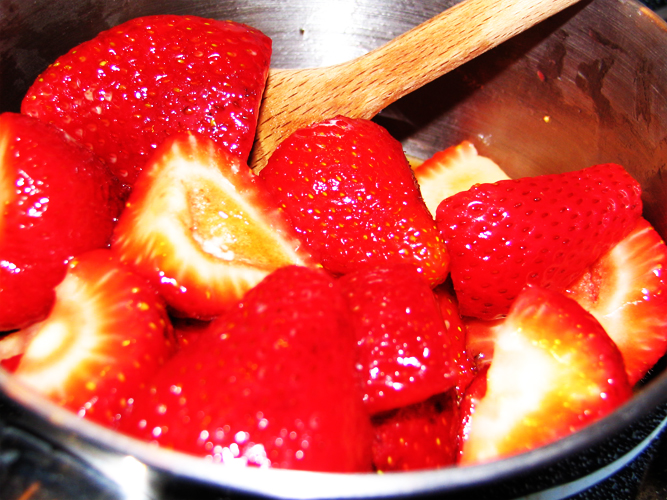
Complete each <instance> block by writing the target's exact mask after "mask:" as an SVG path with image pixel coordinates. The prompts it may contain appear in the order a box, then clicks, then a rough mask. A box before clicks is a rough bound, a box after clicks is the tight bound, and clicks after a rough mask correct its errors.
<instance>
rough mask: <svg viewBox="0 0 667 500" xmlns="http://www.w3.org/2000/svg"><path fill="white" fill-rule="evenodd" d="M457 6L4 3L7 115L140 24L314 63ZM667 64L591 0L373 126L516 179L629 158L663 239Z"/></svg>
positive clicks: (612, 11) (352, 0)
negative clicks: (100, 41) (70, 58)
mask: <svg viewBox="0 0 667 500" xmlns="http://www.w3.org/2000/svg"><path fill="white" fill-rule="evenodd" d="M455 3H457V2H456V0H441V1H423V2H415V1H408V0H403V1H394V0H383V1H378V0H364V1H362V0H340V1H337V2H331V1H326V0H322V1H315V0H291V1H277V0H261V1H213V0H202V1H198V2H194V1H192V0H166V1H156V0H133V1H128V0H100V1H94V0H80V1H78V0H33V1H30V2H26V1H24V0H0V33H2V37H0V111H18V110H19V106H20V100H21V98H22V96H23V94H24V93H25V91H26V89H27V88H28V86H29V85H30V83H31V82H32V81H33V80H34V78H35V77H36V76H37V75H38V74H39V73H40V72H41V71H43V70H44V69H45V67H46V66H47V65H48V64H49V63H50V62H52V61H53V60H55V58H56V57H58V56H59V55H61V54H62V53H64V52H66V51H67V50H69V49H70V48H71V47H73V46H74V45H76V44H78V43H80V42H82V41H84V40H87V39H90V38H92V37H93V36H94V35H95V34H97V33H98V32H99V31H101V30H103V29H107V28H109V27H111V26H113V25H116V24H118V23H120V22H123V21H125V20H127V19H130V18H133V17H136V16H142V15H149V14H157V13H177V14H195V15H201V16H205V17H213V18H220V19H234V20H237V21H241V22H245V23H248V24H250V25H253V26H255V27H257V28H259V29H261V30H263V31H264V32H266V33H267V34H268V35H269V36H271V37H272V38H273V39H274V59H273V66H274V67H308V66H319V65H324V64H332V63H336V62H341V61H344V60H346V59H349V58H351V57H355V56H358V55H361V54H363V53H365V52H366V51H368V50H371V49H372V48H374V47H376V46H378V45H380V44H381V43H383V42H386V41H388V40H389V39H391V38H393V37H395V36H396V35H398V34H400V33H402V32H404V31H406V30H408V29H409V28H411V27H412V26H415V25H416V24H418V23H419V22H420V21H422V20H425V19H427V18H429V17H431V16H433V15H435V14H436V13H437V12H440V11H441V10H443V9H445V8H447V7H449V6H451V5H453V4H455ZM666 59H667V27H666V26H665V24H664V23H663V22H662V21H661V20H659V19H658V18H657V17H655V16H654V15H653V14H651V13H650V11H649V10H648V9H646V8H643V7H641V5H640V4H639V3H636V2H633V1H625V0H594V1H591V0H585V1H583V2H581V3H580V4H578V5H576V6H574V7H572V8H570V9H568V10H567V11H565V12H563V13H561V14H559V15H557V16H555V17H554V18H552V19H550V20H548V21H547V22H544V23H542V24H541V25H539V26H537V27H535V28H533V29H531V30H529V31H528V32H526V33H524V34H523V35H520V36H518V37H516V38H514V39H512V40H511V41H509V42H507V43H505V44H503V45H502V46H501V47H498V48H497V49H495V50H493V51H491V52H489V53H487V54H486V55H483V56H481V57H479V58H478V59H476V60H474V61H472V62H471V63H468V64H466V65H465V66H463V67H462V68H460V69H458V70H455V71H454V72H452V73H450V74H448V75H445V76H444V77H442V78H440V79H439V80H437V81H435V82H433V83H432V84H430V85H428V86H426V87H424V88H423V89H420V90H419V91H416V92H414V93H413V94H411V95H410V96H407V97H406V98H404V99H402V100H401V101H399V102H397V103H395V104H394V105H392V106H390V107H389V108H388V109H386V110H385V111H383V112H382V113H381V114H380V115H379V116H378V117H377V118H376V119H377V121H378V122H379V123H381V124H382V125H384V126H386V127H387V128H388V129H389V130H390V131H391V132H392V133H393V134H394V135H395V136H396V137H398V138H399V139H400V140H401V141H402V142H403V144H404V147H405V150H406V151H407V152H408V153H409V154H411V155H414V156H417V157H421V158H426V157H428V156H429V155H431V154H433V153H434V152H435V151H437V150H439V149H442V148H444V147H447V146H449V145H453V144H455V143H457V142H459V141H461V140H463V139H468V140H471V141H472V142H473V143H474V144H475V145H476V146H477V148H478V150H479V151H480V153H481V154H484V155H487V156H489V157H491V158H493V159H494V160H495V161H496V162H497V163H498V164H499V165H500V166H501V167H503V168H504V169H505V170H506V171H507V172H508V173H509V174H510V175H511V176H513V177H518V176H523V175H536V174H542V173H552V172H562V171H570V170H576V169H581V168H584V167H587V166H590V165H593V164H596V163H608V162H615V163H620V164H622V165H624V166H625V167H626V168H627V169H628V171H629V172H630V173H631V174H632V175H633V176H634V177H635V178H636V179H637V180H638V181H639V182H640V183H641V184H642V187H643V189H644V196H643V199H644V202H645V215H646V217H647V218H648V219H649V220H650V221H651V222H652V223H653V224H654V225H655V226H656V227H657V229H658V230H659V232H660V233H661V234H662V235H663V237H667V216H666V210H665V202H664V200H665V199H667V175H665V172H664V169H665V166H666V165H667V60H666ZM651 384H652V386H653V388H652V390H651V395H652V398H653V399H654V403H650V402H648V401H646V398H643V399H642V398H641V397H640V398H638V399H639V400H641V404H642V405H643V406H642V410H641V411H639V412H636V413H641V412H643V411H644V410H645V409H646V408H648V407H650V404H654V405H658V404H660V403H661V402H662V401H665V400H667V373H665V370H664V362H663V364H662V365H660V368H659V369H658V370H657V372H656V374H655V376H654V380H653V381H652V382H651ZM654 395H657V397H654ZM624 415H625V417H627V418H635V417H636V414H632V413H631V414H630V415H628V414H627V412H626V413H625V414H624ZM72 426H73V428H74V424H72Z"/></svg>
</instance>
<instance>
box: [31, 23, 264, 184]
mask: <svg viewBox="0 0 667 500" xmlns="http://www.w3.org/2000/svg"><path fill="white" fill-rule="evenodd" d="M270 56H271V40H270V39H269V38H268V37H266V36H265V35H263V34H262V33H260V32H259V31H257V30H255V29H254V28H250V27H248V26H245V25H242V24H239V23H235V22H232V21H216V20H212V19H203V18H199V17H195V16H176V15H159V16H147V17H139V18H136V19H132V20H130V21H127V22H125V23H123V24H121V25H119V26H116V27H114V28H112V29H110V30H108V31H105V32H102V33H100V34H99V35H98V36H96V37H95V38H93V39H92V40H90V41H87V42H84V43H83V44H81V45H79V46H77V47H75V48H73V49H72V50H70V51H69V52H68V53H67V54H65V55H63V56H61V57H60V58H58V59H57V60H56V61H55V62H54V63H53V64H51V65H50V66H49V67H48V68H47V69H46V71H44V73H43V74H42V75H40V76H39V77H38V79H37V80H36V81H35V83H34V84H33V85H32V86H31V87H30V89H29V90H28V93H27V94H26V96H25V98H24V100H23V103H22V107H21V110H22V112H23V113H26V114H29V115H32V116H35V117H38V118H39V119H41V120H44V121H46V122H50V123H54V124H55V125H57V126H58V127H60V128H62V129H63V130H65V131H66V132H68V133H69V134H70V135H71V136H73V137H75V138H76V139H78V140H79V141H81V142H82V143H83V144H85V145H86V146H87V147H88V148H90V149H91V150H93V151H94V152H95V153H97V154H98V155H99V156H100V157H101V158H102V159H103V160H104V161H105V162H106V163H107V164H108V165H109V166H110V168H111V169H112V170H113V172H114V173H115V174H116V175H117V176H118V177H119V178H120V179H121V180H122V181H123V182H124V183H125V184H126V186H131V185H132V184H133V183H134V180H135V179H136V177H137V174H138V173H139V171H140V170H141V169H142V167H143V165H144V163H145V162H146V161H147V159H148V157H149V156H150V154H151V153H152V152H153V150H154V149H155V148H156V147H157V146H158V145H159V144H160V143H162V142H163V141H164V140H165V138H166V137H167V136H168V135H170V134H173V133H175V132H179V131H186V130H188V131H193V132H198V133H201V134H203V135H206V136H208V137H210V138H212V139H214V140H215V141H216V142H217V143H218V144H220V145H221V146H222V147H224V148H225V149H227V150H228V151H230V152H232V153H233V154H235V155H237V156H239V157H240V158H243V159H244V160H247V158H248V155H249V153H250V149H251V147H252V143H253V140H254V134H255V127H256V120H257V115H258V110H259V104H260V100H261V96H262V92H263V89H264V84H265V81H266V77H267V74H268V68H269V59H270Z"/></svg>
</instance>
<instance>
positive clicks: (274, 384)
mask: <svg viewBox="0 0 667 500" xmlns="http://www.w3.org/2000/svg"><path fill="white" fill-rule="evenodd" d="M347 320H348V316H347V309H346V305H345V302H344V299H343V296H342V294H341V293H340V290H339V288H338V286H337V284H336V283H335V282H334V281H333V280H332V279H331V278H330V277H329V276H328V275H327V274H326V273H324V272H323V271H321V270H314V269H310V268H305V267H299V266H290V267H285V268H282V269H279V270H277V271H275V272H274V273H272V274H271V275H269V276H268V277H267V278H265V279H264V280H263V281H262V282H261V283H260V284H258V285H257V286H256V287H255V288H253V289H252V290H250V291H249V292H248V293H247V294H246V296H245V297H244V299H243V300H242V301H241V302H240V303H239V304H238V306H237V307H236V308H235V309H234V310H232V311H230V312H229V313H227V314H225V315H224V316H222V317H220V318H218V319H216V320H214V321H213V322H212V323H211V325H210V327H209V328H208V329H206V330H205V331H204V332H202V333H201V334H200V336H199V338H198V339H196V340H195V341H194V342H193V343H192V344H190V345H188V346H186V347H184V348H183V349H182V350H181V351H180V352H179V353H178V354H176V355H175V356H174V357H173V358H172V359H171V360H170V361H169V362H168V363H167V364H165V365H164V367H163V368H162V369H161V370H160V371H159V372H158V373H157V374H156V376H155V377H154V379H153V382H152V384H150V387H149V388H148V389H147V390H146V391H144V392H143V393H142V394H141V395H140V396H137V398H136V402H135V404H134V407H133V408H132V413H131V417H130V418H129V419H128V420H126V421H123V426H122V427H121V429H122V430H124V431H125V432H127V433H130V434H133V435H135V436H138V437H140V438H141V439H144V440H147V441H152V442H155V443H158V444H159V445H160V446H162V447H165V448H174V449H177V450H181V451H184V452H187V453H192V454H196V455H201V456H208V457H210V458H211V459H212V460H213V461H215V462H223V463H240V464H244V465H246V464H247V465H253V466H270V467H278V468H293V469H305V470H318V471H338V472H353V471H368V470H370V468H371V455H370V449H371V427H370V419H369V417H368V414H367V412H366V410H365V408H364V407H363V402H362V398H361V391H360V384H359V381H358V379H357V377H356V371H355V368H354V363H355V342H354V338H353V336H352V332H351V330H350V328H349V324H348V321H347Z"/></svg>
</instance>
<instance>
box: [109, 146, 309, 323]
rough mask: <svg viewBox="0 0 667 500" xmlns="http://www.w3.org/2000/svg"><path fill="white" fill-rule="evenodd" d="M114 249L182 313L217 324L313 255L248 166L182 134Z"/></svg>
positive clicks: (164, 153)
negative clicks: (254, 291) (266, 282)
mask: <svg viewBox="0 0 667 500" xmlns="http://www.w3.org/2000/svg"><path fill="white" fill-rule="evenodd" d="M112 250H114V252H116V253H117V254H118V255H119V257H120V259H121V260H122V261H123V262H126V263H127V264H128V265H130V266H132V268H133V269H135V271H136V272H138V273H139V274H141V275H143V276H145V277H146V278H148V279H149V280H150V281H151V283H153V286H155V287H156V288H157V289H158V290H159V292H160V293H161V294H162V295H163V296H164V297H165V300H166V301H167V303H168V304H169V305H170V306H171V308H173V309H174V310H176V311H177V312H178V313H179V314H180V315H183V316H188V317H194V318H204V319H205V318H211V317H213V316H216V315H218V314H221V313H223V312H224V311H225V310H227V309H228V308H229V307H231V306H232V305H233V304H234V303H235V302H236V301H237V300H238V299H239V298H241V296H242V295H243V294H244V293H245V292H246V291H247V290H248V289H250V288H251V287H252V286H254V285H256V284H257V283H258V282H259V281H261V280H262V279H263V278H264V277H265V276H266V275H267V274H269V273H270V272H271V271H273V270H274V269H277V268H279V267H284V266H287V265H291V264H306V263H308V262H310V256H309V255H308V254H306V253H304V252H303V251H301V244H300V242H299V240H298V239H297V238H296V236H295V235H294V233H293V230H292V229H291V227H290V225H289V223H288V222H287V221H286V220H285V219H284V217H283V215H282V213H281V212H280V210H279V209H278V207H277V206H276V205H275V203H274V202H273V200H272V199H271V198H270V196H268V194H266V193H265V192H264V191H263V190H262V189H261V187H260V186H259V185H258V182H257V178H256V177H255V176H254V174H253V173H252V171H251V170H250V169H249V168H248V166H247V165H246V164H245V162H243V161H242V160H240V159H238V158H237V157H235V156H233V155H231V154H230V153H228V152H227V151H225V150H224V149H223V148H221V147H219V146H218V145H217V144H216V143H214V142H213V141H212V140H210V139H208V138H206V137H202V136H197V135H194V134H177V135H174V136H172V137H171V138H170V139H168V140H167V141H166V142H165V143H164V144H163V145H162V146H161V147H160V148H159V149H158V151H156V154H155V157H154V158H153V159H152V160H151V161H150V162H149V163H148V164H147V166H146V168H145V169H144V171H143V172H142V173H141V175H140V176H139V178H138V179H137V182H136V183H135V186H134V189H133V192H132V194H131V196H130V198H129V199H128V203H127V207H126V208H125V211H124V212H123V214H122V215H121V217H120V220H119V221H118V225H117V227H116V229H115V231H114V236H113V242H112Z"/></svg>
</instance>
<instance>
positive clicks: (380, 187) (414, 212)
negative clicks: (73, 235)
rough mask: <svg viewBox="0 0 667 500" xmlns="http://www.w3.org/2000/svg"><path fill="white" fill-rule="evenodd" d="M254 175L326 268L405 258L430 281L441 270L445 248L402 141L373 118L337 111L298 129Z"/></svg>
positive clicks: (351, 268)
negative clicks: (350, 116)
mask: <svg viewBox="0 0 667 500" xmlns="http://www.w3.org/2000/svg"><path fill="white" fill-rule="evenodd" d="M260 177H261V178H262V179H263V180H264V183H265V185H266V187H267V189H268V190H269V191H270V192H271V193H272V194H273V196H274V198H275V199H276V200H277V201H278V203H279V204H280V206H281V207H282V208H283V209H284V210H285V212H286V213H287V214H288V215H289V217H290V219H291V221H292V225H293V226H294V228H295V229H296V231H297V233H298V234H299V235H300V236H301V237H302V238H303V240H304V242H305V243H306V244H307V245H308V247H309V248H310V250H311V251H312V252H313V254H314V255H315V257H316V258H317V259H318V260H319V261H320V262H322V264H323V265H324V267H325V268H326V269H328V270H330V271H332V272H334V273H339V274H345V273H348V272H351V271H354V270H355V269H358V268H360V267H364V266H368V265H376V266H381V265H388V264H395V263H401V262H403V263H405V262H407V263H411V264H414V265H415V266H416V267H417V268H418V269H419V270H420V272H422V273H423V274H424V276H426V278H427V280H428V281H429V283H431V285H433V286H435V285H436V284H438V283H440V282H442V281H443V280H444V279H445V277H446V276H447V272H448V268H449V256H448V254H447V250H446V248H445V246H444V244H443V242H442V239H441V237H440V234H439V232H438V230H437V229H436V227H435V223H434V221H433V217H432V216H431V214H430V213H429V212H428V209H427V208H426V205H424V201H423V199H422V198H421V195H420V193H419V188H418V186H417V184H416V180H415V178H414V175H413V173H412V170H411V169H410V166H409V164H408V162H407V159H406V158H405V154H404V153H403V149H402V146H401V144H400V143H399V142H398V141H397V140H396V139H394V138H393V137H391V136H390V135H389V133H388V132H387V131H386V130H385V129H383V128H382V127H380V126H379V125H377V124H375V123H373V122H371V121H368V120H358V119H350V118H345V117H336V118H333V119H330V120H326V121H324V122H321V123H318V124H315V125H312V126H310V127H306V128H304V129H302V130H298V131H297V132H295V133H294V134H292V135H291V136H290V137H288V138H287V139H286V140H285V141H284V142H283V143H282V144H281V145H280V146H279V147H278V148H277V150H276V151H275V152H274V154H273V155H272V156H271V158H270V159H269V161H268V163H267V166H266V167H265V168H264V169H262V171H261V172H260Z"/></svg>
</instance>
